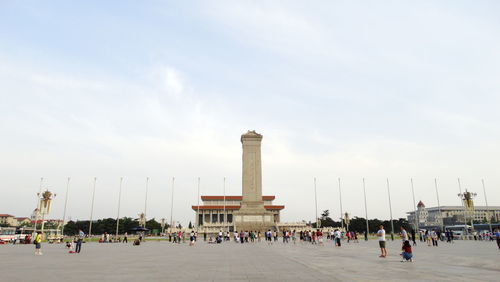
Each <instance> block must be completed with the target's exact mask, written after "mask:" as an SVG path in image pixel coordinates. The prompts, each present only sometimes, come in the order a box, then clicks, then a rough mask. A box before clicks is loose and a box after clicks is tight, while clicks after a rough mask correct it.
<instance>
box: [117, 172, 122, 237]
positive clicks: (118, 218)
mask: <svg viewBox="0 0 500 282" xmlns="http://www.w3.org/2000/svg"><path fill="white" fill-rule="evenodd" d="M122 182H123V177H120V190H119V192H118V212H117V214H116V237H117V238H118V232H119V231H118V230H119V229H118V228H119V226H120V206H121V201H122Z"/></svg>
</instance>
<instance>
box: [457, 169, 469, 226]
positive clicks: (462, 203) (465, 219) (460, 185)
mask: <svg viewBox="0 0 500 282" xmlns="http://www.w3.org/2000/svg"><path fill="white" fill-rule="evenodd" d="M457 180H458V193H459V195H460V194H462V183H461V182H460V178H457ZM460 204H461V205H462V207H463V208H464V226H467V208H466V207H465V205H464V201H462V199H460ZM464 232H465V235H467V228H465V231H464Z"/></svg>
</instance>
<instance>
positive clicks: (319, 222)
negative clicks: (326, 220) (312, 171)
mask: <svg viewBox="0 0 500 282" xmlns="http://www.w3.org/2000/svg"><path fill="white" fill-rule="evenodd" d="M316 190H317V189H316V177H314V205H315V207H316V228H319V227H320V226H321V221H320V220H318V193H317V191H316Z"/></svg>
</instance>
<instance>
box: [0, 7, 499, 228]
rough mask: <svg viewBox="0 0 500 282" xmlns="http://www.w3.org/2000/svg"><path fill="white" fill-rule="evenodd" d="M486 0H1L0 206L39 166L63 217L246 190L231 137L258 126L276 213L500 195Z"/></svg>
mask: <svg viewBox="0 0 500 282" xmlns="http://www.w3.org/2000/svg"><path fill="white" fill-rule="evenodd" d="M499 10H500V3H499V2H498V1H473V2H472V1H418V3H417V2H415V1H359V2H355V3H354V2H353V1H312V2H311V1H307V3H306V2H304V1H145V2H137V1H105V2H103V1H80V3H77V2H76V1H70V2H68V1H43V2H41V1H1V2H0V132H1V138H0V193H1V196H0V213H10V214H14V215H16V216H28V215H29V214H30V212H31V211H32V210H33V209H34V208H35V203H36V198H35V194H36V192H38V189H39V185H40V178H41V177H43V178H44V181H43V188H44V189H46V188H48V189H50V190H52V191H54V192H55V193H57V197H56V199H55V201H54V207H53V212H52V214H51V215H50V216H49V217H51V218H62V213H63V206H64V197H65V190H66V181H67V177H71V182H70V193H69V200H68V211H67V214H68V216H69V217H70V218H71V219H87V218H89V216H90V200H91V195H92V185H93V178H94V177H97V186H96V200H95V211H94V218H101V217H116V213H117V206H118V190H119V179H120V177H123V178H124V180H123V194H122V211H121V215H122V216H132V217H135V216H137V214H138V213H139V212H141V211H142V210H143V209H144V198H145V195H144V194H145V193H144V191H145V183H146V177H150V185H149V199H148V211H147V213H148V217H155V218H157V219H159V218H163V217H164V218H167V219H168V218H169V217H170V201H171V189H172V177H175V191H174V207H173V210H174V212H173V218H174V219H176V220H180V221H181V222H183V223H184V224H187V222H188V221H189V220H193V218H194V212H193V211H192V210H191V208H190V206H191V205H193V204H196V203H197V183H196V179H197V177H201V193H202V194H206V195H214V194H222V193H223V178H224V177H226V178H227V185H226V192H227V194H232V195H234V194H241V144H240V141H239V137H240V135H241V134H242V133H244V132H246V131H247V130H249V129H255V130H257V131H258V132H260V133H262V134H263V135H264V139H263V144H262V153H263V157H262V158H263V183H264V184H263V191H264V194H268V195H276V197H277V199H276V201H275V203H276V204H284V205H286V209H285V210H284V211H283V213H282V220H284V221H299V220H303V219H304V220H313V218H314V214H315V209H314V185H313V179H314V177H316V178H317V192H318V209H319V210H320V211H321V210H325V209H329V210H330V211H331V212H332V213H333V215H334V217H338V215H339V213H340V210H339V197H338V182H337V179H338V178H339V177H340V178H341V183H342V193H343V208H344V211H348V212H349V213H351V214H352V215H358V216H364V205H363V197H362V196H363V194H362V193H363V188H362V178H363V177H364V178H366V190H367V197H368V213H369V217H371V218H373V217H377V218H389V209H388V199H387V188H386V178H389V181H390V185H391V193H392V194H391V196H392V203H393V211H394V217H403V216H404V215H405V212H407V211H409V210H411V209H412V208H413V201H412V197H411V189H410V178H413V179H414V182H415V194H416V198H417V201H418V200H422V201H423V202H424V203H425V204H426V205H427V206H435V205H437V199H436V193H435V190H434V178H437V181H438V185H439V187H438V188H439V197H440V202H441V204H442V205H459V204H460V202H459V199H458V197H457V193H458V192H459V187H458V183H457V178H458V177H460V178H461V180H462V186H463V187H462V189H465V188H467V189H470V190H472V191H475V192H477V193H478V196H477V201H478V203H477V204H478V205H482V204H484V194H483V191H482V186H481V179H482V178H484V180H485V183H486V189H487V190H486V191H487V193H488V200H489V204H490V205H500V189H499V185H500V176H499V175H498V168H499V167H500V148H499V144H500V111H499V106H500V80H499V77H500V36H499V34H500V18H499V17H498V12H499Z"/></svg>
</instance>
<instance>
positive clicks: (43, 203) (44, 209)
mask: <svg viewBox="0 0 500 282" xmlns="http://www.w3.org/2000/svg"><path fill="white" fill-rule="evenodd" d="M55 197H56V194H52V192H50V191H49V190H45V192H43V193H42V194H40V193H38V198H39V201H40V204H39V206H40V214H41V215H42V228H41V231H42V236H43V235H44V234H43V231H44V227H45V215H47V214H49V213H50V210H51V208H52V200H53V199H54V198H55Z"/></svg>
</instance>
